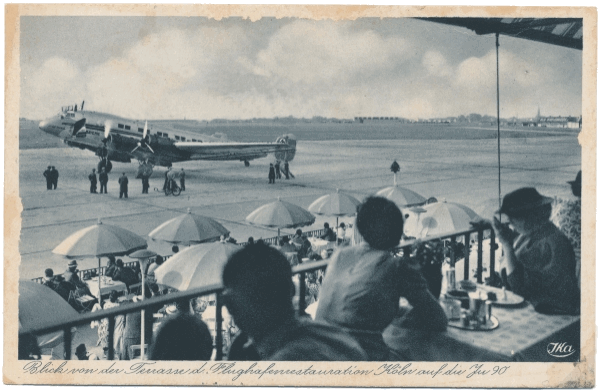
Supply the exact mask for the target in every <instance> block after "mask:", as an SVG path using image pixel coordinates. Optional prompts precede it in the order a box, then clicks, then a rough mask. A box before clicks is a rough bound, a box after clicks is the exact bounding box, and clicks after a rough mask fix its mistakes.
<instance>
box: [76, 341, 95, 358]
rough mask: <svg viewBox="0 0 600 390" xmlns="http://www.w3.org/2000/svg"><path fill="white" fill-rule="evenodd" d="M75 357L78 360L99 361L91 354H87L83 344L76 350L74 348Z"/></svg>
mask: <svg viewBox="0 0 600 390" xmlns="http://www.w3.org/2000/svg"><path fill="white" fill-rule="evenodd" d="M75 356H77V359H79V360H100V359H99V358H98V356H96V355H95V354H93V353H88V351H87V349H86V347H85V344H79V345H78V346H77V348H75Z"/></svg>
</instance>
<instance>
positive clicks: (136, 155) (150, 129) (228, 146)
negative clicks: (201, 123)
mask: <svg viewBox="0 0 600 390" xmlns="http://www.w3.org/2000/svg"><path fill="white" fill-rule="evenodd" d="M84 103H85V102H83V103H81V108H80V110H77V105H75V106H67V107H62V110H61V112H60V113H59V114H58V115H57V116H55V117H53V118H50V119H47V120H44V121H42V122H40V124H39V128H40V130H42V131H44V132H46V133H48V134H51V135H54V136H56V137H59V138H62V139H63V141H64V142H65V143H66V144H67V145H69V146H72V147H77V148H80V149H87V150H91V151H92V152H94V153H95V154H96V155H97V156H98V157H100V162H99V163H98V170H99V171H100V170H101V169H102V168H104V169H106V171H107V172H110V170H111V169H112V163H111V161H119V162H131V160H132V159H136V160H138V161H139V162H140V169H142V168H143V169H144V170H145V171H146V172H149V173H150V174H151V172H152V168H153V166H155V165H159V166H165V167H169V166H171V165H172V164H173V163H176V162H183V161H190V160H237V161H243V162H244V164H245V165H246V166H249V165H250V163H249V161H250V160H254V159H256V158H261V157H266V156H267V155H268V154H270V153H274V154H275V157H276V158H277V159H278V160H281V161H292V160H293V159H294V156H295V154H296V139H295V137H294V136H293V135H292V134H288V135H283V136H280V137H278V138H277V139H276V140H275V142H203V141H202V139H201V138H202V137H203V136H202V135H200V134H197V133H193V132H189V131H188V132H186V131H182V130H176V129H171V128H169V129H167V128H160V127H158V126H155V125H148V122H147V121H145V122H143V121H137V120H132V119H126V118H122V117H118V116H115V115H111V114H105V113H100V112H94V111H84V110H83V106H84Z"/></svg>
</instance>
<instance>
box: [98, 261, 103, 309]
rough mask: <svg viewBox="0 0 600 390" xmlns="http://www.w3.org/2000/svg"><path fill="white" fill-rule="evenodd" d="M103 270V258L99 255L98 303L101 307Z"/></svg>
mask: <svg viewBox="0 0 600 390" xmlns="http://www.w3.org/2000/svg"><path fill="white" fill-rule="evenodd" d="M101 270H102V265H101V259H100V256H98V303H99V304H100V307H102V290H100V288H101V287H102V283H101V282H100V279H101V275H100V271H101Z"/></svg>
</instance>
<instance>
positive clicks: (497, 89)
mask: <svg viewBox="0 0 600 390" xmlns="http://www.w3.org/2000/svg"><path fill="white" fill-rule="evenodd" d="M499 36H500V34H499V33H496V117H497V119H496V121H497V122H498V209H500V208H502V189H501V187H500V64H499V59H498V58H499V54H498V48H499V47H500V43H499ZM499 217H500V222H502V214H500V215H499Z"/></svg>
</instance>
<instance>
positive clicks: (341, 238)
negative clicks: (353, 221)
mask: <svg viewBox="0 0 600 390" xmlns="http://www.w3.org/2000/svg"><path fill="white" fill-rule="evenodd" d="M345 240H346V224H345V223H344V222H342V223H340V226H339V227H338V229H337V243H338V245H341V244H343V243H344V242H345Z"/></svg>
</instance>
